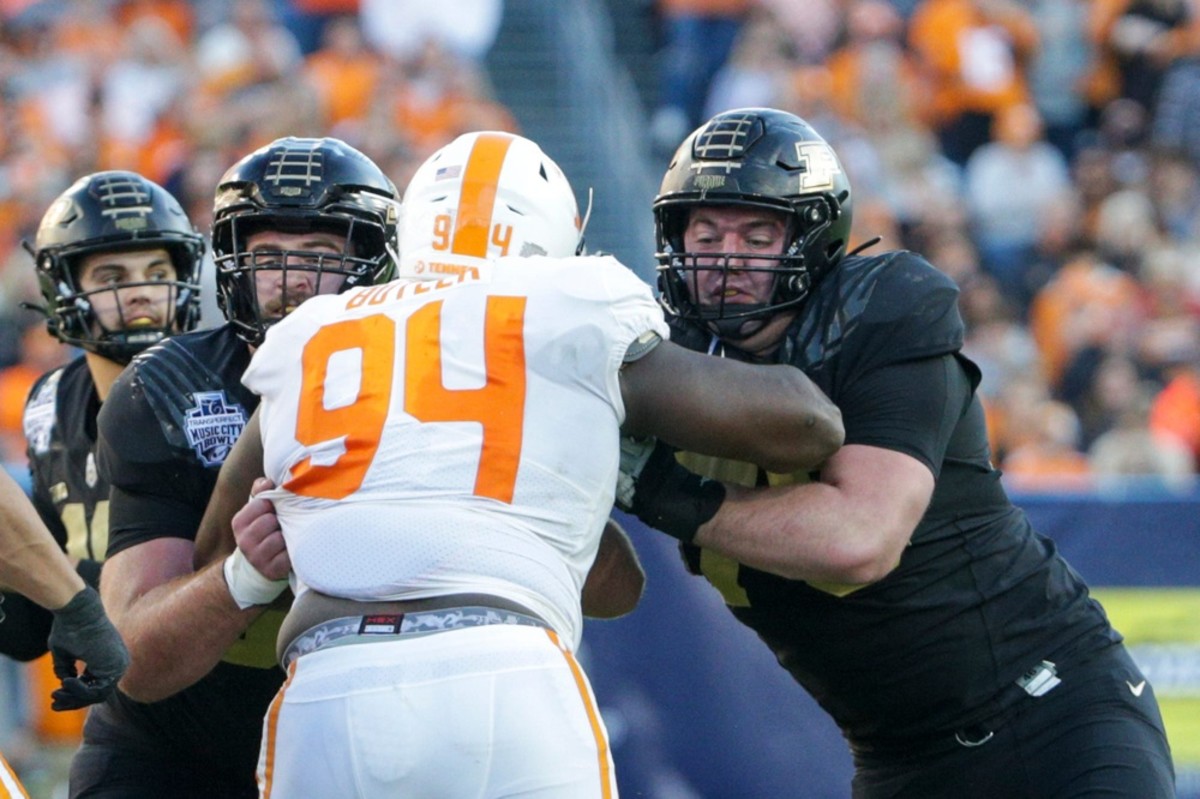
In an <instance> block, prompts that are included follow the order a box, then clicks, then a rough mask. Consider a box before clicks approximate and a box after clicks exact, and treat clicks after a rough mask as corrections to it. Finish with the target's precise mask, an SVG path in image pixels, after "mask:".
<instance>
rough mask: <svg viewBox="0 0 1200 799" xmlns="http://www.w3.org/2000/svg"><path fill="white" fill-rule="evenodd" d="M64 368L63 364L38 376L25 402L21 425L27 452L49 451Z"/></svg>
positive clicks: (43, 452) (40, 453)
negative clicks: (27, 446)
mask: <svg viewBox="0 0 1200 799" xmlns="http://www.w3.org/2000/svg"><path fill="white" fill-rule="evenodd" d="M65 369H66V367H65V366H64V367H61V368H59V369H55V370H54V371H52V372H48V373H46V374H44V375H42V376H41V377H39V378H38V380H37V382H36V383H34V384H33V388H32V390H30V392H29V399H28V401H26V403H25V413H24V415H23V416H22V418H21V425H22V427H23V428H24V431H25V441H26V442H28V445H29V452H30V453H32V454H34V455H42V454H45V453H46V452H49V451H50V434H51V432H52V431H53V430H54V420H55V418H56V417H57V413H56V411H57V409H58V384H59V381H61V380H62V376H63V372H64V371H65Z"/></svg>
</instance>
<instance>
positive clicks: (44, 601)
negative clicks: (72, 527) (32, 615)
mask: <svg viewBox="0 0 1200 799" xmlns="http://www.w3.org/2000/svg"><path fill="white" fill-rule="evenodd" d="M0 471H2V470H0ZM0 582H2V583H3V584H4V585H5V586H6V587H8V588H11V589H13V590H14V591H17V592H19V593H21V594H23V595H25V596H27V597H29V598H30V599H31V600H33V601H34V602H36V603H38V604H39V605H41V606H42V607H44V608H48V609H51V610H53V609H55V608H61V607H62V606H63V605H65V604H67V602H69V601H70V600H71V597H73V596H75V594H77V593H79V592H80V591H82V590H83V588H84V586H85V583H84V581H83V578H82V577H80V576H79V574H78V573H76V571H75V569H74V568H73V567H72V566H71V562H70V561H69V560H67V556H66V555H64V554H63V552H62V550H61V549H59V546H58V542H57V541H55V540H54V537H53V536H52V535H51V534H50V531H49V530H47V529H46V527H45V525H43V524H42V520H41V519H40V518H39V517H38V515H37V512H36V511H35V510H34V508H33V505H32V504H30V502H29V499H28V497H26V496H25V492H24V491H22V490H21V487H20V486H19V485H17V483H16V481H14V480H13V479H12V477H11V476H10V475H9V474H8V473H7V472H3V473H2V474H0ZM0 609H2V608H0Z"/></svg>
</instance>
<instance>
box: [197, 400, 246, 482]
mask: <svg viewBox="0 0 1200 799" xmlns="http://www.w3.org/2000/svg"><path fill="white" fill-rule="evenodd" d="M192 400H193V401H194V402H195V403H196V404H195V406H193V407H192V408H190V409H189V410H188V411H187V412H185V413H184V415H183V432H184V435H186V436H187V440H188V444H189V445H190V446H191V448H192V449H193V450H195V452H196V457H197V458H199V459H200V461H201V462H202V463H203V464H204V465H205V466H220V465H221V464H222V463H224V462H225V458H226V456H228V455H229V450H230V449H232V448H233V445H234V443H235V442H237V440H238V436H240V435H241V434H242V430H243V429H245V427H246V420H247V419H248V418H249V417H248V416H247V415H246V411H245V410H244V409H243V408H242V406H241V405H239V404H237V403H236V402H230V401H229V399H228V398H227V397H226V396H225V392H224V391H197V392H195V393H193V394H192Z"/></svg>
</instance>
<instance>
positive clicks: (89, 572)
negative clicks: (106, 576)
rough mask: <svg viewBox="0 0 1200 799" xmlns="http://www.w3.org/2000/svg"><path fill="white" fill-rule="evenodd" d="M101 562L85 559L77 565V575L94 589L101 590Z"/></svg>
mask: <svg viewBox="0 0 1200 799" xmlns="http://www.w3.org/2000/svg"><path fill="white" fill-rule="evenodd" d="M101 565H103V564H101V563H100V561H98V560H88V559H87V558H84V559H83V560H81V561H79V563H77V564H75V573H76V574H78V575H79V576H80V577H82V578H83V581H84V582H85V583H87V584H88V585H90V586H91V587H92V588H96V589H98V588H100V567H101Z"/></svg>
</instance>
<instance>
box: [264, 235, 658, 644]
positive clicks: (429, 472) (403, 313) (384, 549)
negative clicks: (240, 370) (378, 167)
mask: <svg viewBox="0 0 1200 799" xmlns="http://www.w3.org/2000/svg"><path fill="white" fill-rule="evenodd" d="M647 331H654V332H656V333H657V334H658V335H660V336H662V337H663V338H666V337H667V336H668V331H667V328H666V325H665V323H664V321H663V317H662V313H661V311H660V309H659V307H658V305H657V304H656V302H655V301H654V299H653V297H652V295H651V292H650V289H649V286H647V285H646V284H645V283H644V282H643V281H642V280H641V279H639V278H638V277H637V276H636V275H635V274H634V273H633V272H631V271H630V270H629V269H627V268H626V267H625V266H623V265H621V264H620V263H619V262H617V261H616V260H614V259H613V258H610V257H582V258H562V259H552V258H540V257H533V258H505V259H500V260H497V261H494V262H490V263H483V264H482V265H478V266H475V267H466V268H464V270H463V271H462V273H461V274H459V275H455V276H451V277H447V278H445V279H443V280H440V281H412V280H398V281H394V282H392V283H388V284H386V285H382V286H374V287H368V288H362V289H358V290H355V291H351V292H348V293H346V294H342V295H336V296H319V297H314V298H312V299H310V300H308V301H307V302H305V303H304V305H302V306H301V307H300V308H299V309H297V310H296V311H295V312H293V313H292V314H290V315H289V316H288V317H287V318H286V319H284V320H283V321H281V322H280V323H278V324H277V325H275V326H274V327H273V328H271V330H270V333H269V334H268V336H267V338H266V341H265V342H264V343H263V345H262V346H261V347H260V348H259V350H258V351H257V352H256V353H255V356H254V358H253V361H252V363H251V365H250V368H249V369H248V370H247V371H246V373H245V376H244V378H243V380H244V382H245V384H246V385H247V386H248V387H249V388H251V389H252V390H253V391H255V392H257V393H259V394H261V395H262V397H263V401H262V406H261V409H260V411H259V413H260V416H261V424H262V434H263V445H264V465H265V471H266V475H267V476H268V477H270V478H271V479H272V480H274V481H275V483H276V485H277V486H280V488H278V489H276V490H274V491H272V492H271V493H270V494H269V496H270V497H271V498H272V499H273V500H274V502H275V507H276V512H277V514H278V516H279V520H280V524H281V526H282V528H283V532H284V536H285V538H286V540H287V546H288V552H289V554H290V556H291V560H292V565H293V569H294V571H295V575H296V578H297V581H298V583H299V585H298V590H300V591H303V590H305V587H311V588H313V589H316V590H319V591H321V592H323V593H327V594H331V595H334V596H341V597H349V598H353V599H358V600H367V601H371V600H391V599H417V598H424V597H432V596H440V595H449V594H460V593H485V594H490V595H494V596H499V597H503V598H506V599H510V600H513V601H516V602H518V603H520V604H522V605H524V606H525V607H528V608H529V609H530V610H532V611H534V612H536V613H538V614H539V615H541V616H542V618H544V619H546V621H548V622H549V623H550V624H551V626H552V627H554V628H555V630H556V631H557V632H558V633H559V635H560V636H561V637H562V638H563V640H564V641H566V642H569V643H570V644H571V645H572V646H573V647H574V646H576V645H577V644H578V642H579V636H580V633H581V626H582V619H581V613H580V606H579V600H580V590H581V588H582V585H583V581H584V578H585V577H586V574H587V571H588V569H589V568H590V566H591V563H592V560H593V559H594V557H595V554H596V548H597V546H598V543H599V540H600V534H601V531H602V530H603V527H604V522H605V519H606V518H607V517H608V514H609V511H610V510H611V508H612V501H613V490H614V487H615V483H616V475H617V464H618V457H619V452H618V436H619V433H618V430H619V427H620V425H621V423H622V421H623V419H624V407H623V405H622V402H621V394H620V386H619V384H618V377H617V374H618V370H619V368H620V366H621V363H622V360H623V357H624V355H625V352H626V349H627V348H628V347H629V345H630V344H631V343H632V342H633V341H634V340H635V339H637V338H638V337H639V336H641V335H643V334H645V333H646V332H647Z"/></svg>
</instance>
